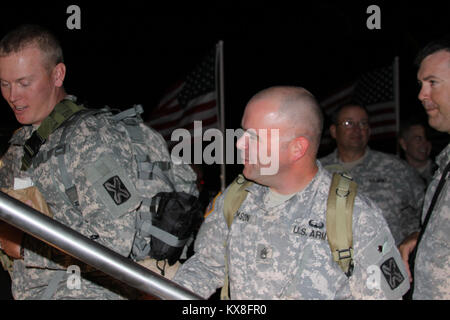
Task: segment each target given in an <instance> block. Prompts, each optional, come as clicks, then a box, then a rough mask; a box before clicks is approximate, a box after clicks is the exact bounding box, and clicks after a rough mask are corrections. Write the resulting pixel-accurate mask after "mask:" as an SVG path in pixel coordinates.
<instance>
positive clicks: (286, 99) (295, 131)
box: [249, 86, 323, 154]
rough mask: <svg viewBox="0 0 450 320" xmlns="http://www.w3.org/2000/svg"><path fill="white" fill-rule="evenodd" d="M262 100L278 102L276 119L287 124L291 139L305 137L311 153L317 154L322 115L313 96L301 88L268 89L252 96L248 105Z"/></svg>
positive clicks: (282, 87) (281, 87)
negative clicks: (308, 142) (308, 141)
mask: <svg viewBox="0 0 450 320" xmlns="http://www.w3.org/2000/svg"><path fill="white" fill-rule="evenodd" d="M262 99H273V100H274V101H278V103H279V108H278V110H277V112H276V113H277V114H276V116H277V118H278V119H279V120H280V121H283V122H286V123H288V124H289V127H290V128H292V130H291V137H288V139H293V138H295V137H298V136H305V137H307V138H308V140H310V143H311V151H312V152H313V153H314V154H317V150H318V149H319V145H320V138H321V135H322V129H323V114H322V110H321V109H320V106H319V104H318V103H317V101H316V99H315V98H314V96H313V95H312V94H311V93H310V92H309V91H308V90H306V89H304V88H301V87H289V86H277V87H270V88H267V89H265V90H262V91H260V92H258V93H257V94H256V95H254V96H253V97H252V98H251V99H250V101H249V104H251V103H253V102H256V101H257V100H262Z"/></svg>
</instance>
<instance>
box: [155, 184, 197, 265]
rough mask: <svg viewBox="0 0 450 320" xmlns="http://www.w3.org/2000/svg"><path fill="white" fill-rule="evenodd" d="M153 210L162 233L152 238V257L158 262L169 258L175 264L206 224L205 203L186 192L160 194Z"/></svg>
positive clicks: (171, 263) (156, 197)
mask: <svg viewBox="0 0 450 320" xmlns="http://www.w3.org/2000/svg"><path fill="white" fill-rule="evenodd" d="M150 211H151V213H152V225H153V226H154V227H156V228H157V229H158V232H153V233H152V235H151V240H150V247H151V249H150V254H149V255H150V257H152V258H154V259H156V260H164V259H167V262H168V263H169V265H173V264H174V263H175V262H177V260H179V258H180V256H181V254H182V253H183V248H184V246H185V244H186V242H187V241H188V240H189V238H190V237H191V236H192V235H193V234H194V233H196V232H197V231H198V228H199V227H200V224H201V223H202V221H203V211H202V206H201V203H200V201H199V200H198V199H197V198H196V197H195V196H193V195H190V194H187V193H184V192H160V193H158V194H157V195H155V196H154V197H153V199H152V205H151V206H150Z"/></svg>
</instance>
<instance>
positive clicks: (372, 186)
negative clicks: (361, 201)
mask: <svg viewBox="0 0 450 320" xmlns="http://www.w3.org/2000/svg"><path fill="white" fill-rule="evenodd" d="M332 118H333V119H332V121H333V124H332V125H331V126H330V134H331V136H332V137H333V138H334V139H335V140H336V143H337V149H336V150H334V152H332V153H331V154H329V155H328V156H326V157H323V158H321V159H320V162H321V163H322V165H323V166H324V167H325V168H326V169H327V170H328V171H330V172H347V173H348V174H350V175H351V176H352V177H353V178H354V179H355V181H356V182H357V183H358V191H359V192H360V193H364V194H365V195H366V196H368V197H370V198H371V199H372V200H374V201H375V202H376V204H377V205H378V206H379V207H380V208H381V210H382V212H383V216H384V218H385V219H386V221H387V223H388V225H389V228H390V229H391V232H392V235H393V236H394V239H395V243H396V244H399V243H400V242H401V241H402V240H403V239H404V238H405V237H406V236H407V235H409V234H410V233H411V232H413V231H415V230H417V228H418V226H419V219H420V210H421V208H422V204H423V197H424V190H425V185H424V183H423V181H422V179H421V178H420V176H419V175H418V173H417V172H416V171H415V170H414V169H413V168H411V167H410V166H409V165H408V164H407V163H406V162H405V161H403V160H401V159H398V158H397V157H395V156H394V155H390V154H386V153H382V152H379V151H375V150H371V149H370V148H369V147H368V146H367V143H368V141H369V136H370V127H369V117H368V114H367V112H366V110H365V109H364V108H362V107H361V106H358V105H344V106H342V107H341V108H339V109H338V110H337V111H336V112H335V113H334V115H333V117H332Z"/></svg>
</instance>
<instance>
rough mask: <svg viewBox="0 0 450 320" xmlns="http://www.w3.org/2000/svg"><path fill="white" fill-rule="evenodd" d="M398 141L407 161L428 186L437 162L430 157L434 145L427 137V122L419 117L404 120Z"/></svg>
mask: <svg viewBox="0 0 450 320" xmlns="http://www.w3.org/2000/svg"><path fill="white" fill-rule="evenodd" d="M398 142H399V145H400V146H401V148H402V149H403V151H404V153H405V160H406V162H408V164H409V165H410V166H411V167H413V168H414V169H416V171H417V172H418V173H419V175H420V177H421V178H422V180H423V181H424V183H425V185H426V186H428V184H429V183H430V182H431V179H432V177H433V174H434V171H436V169H437V164H436V163H435V162H434V161H433V160H432V159H431V158H430V157H429V156H430V152H431V148H432V145H431V142H430V141H429V140H428V138H427V128H426V126H425V124H423V123H422V122H421V121H420V120H418V119H417V120H416V119H410V120H407V121H404V123H402V125H401V126H400V132H399V139H398Z"/></svg>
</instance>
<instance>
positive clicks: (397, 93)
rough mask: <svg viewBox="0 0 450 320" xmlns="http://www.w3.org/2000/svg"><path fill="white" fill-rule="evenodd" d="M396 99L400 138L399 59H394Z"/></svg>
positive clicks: (396, 125)
mask: <svg viewBox="0 0 450 320" xmlns="http://www.w3.org/2000/svg"><path fill="white" fill-rule="evenodd" d="M394 99H395V131H396V136H397V138H398V134H399V132H400V68H399V57H398V56H396V57H395V59H394ZM396 146H397V155H398V156H400V145H399V143H398V141H397V142H396Z"/></svg>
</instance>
